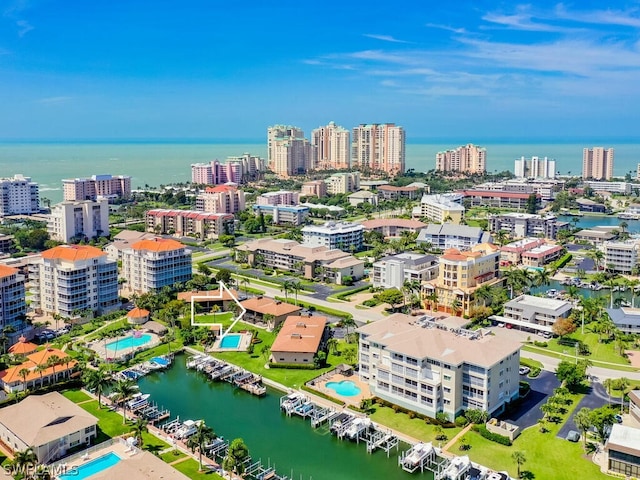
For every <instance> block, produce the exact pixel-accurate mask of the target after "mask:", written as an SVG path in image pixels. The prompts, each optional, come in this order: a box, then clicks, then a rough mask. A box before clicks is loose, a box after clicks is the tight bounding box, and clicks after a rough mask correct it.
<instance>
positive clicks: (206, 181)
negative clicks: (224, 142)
mask: <svg viewBox="0 0 640 480" xmlns="http://www.w3.org/2000/svg"><path fill="white" fill-rule="evenodd" d="M265 170H266V167H265V161H264V159H263V158H260V157H256V156H252V155H250V154H248V153H245V154H243V155H241V156H239V157H228V158H227V160H226V161H225V162H224V163H221V162H220V161H218V160H212V161H211V162H209V163H194V164H192V165H191V181H192V182H193V183H196V184H199V185H222V184H225V183H229V182H233V183H237V184H241V183H246V182H248V181H253V180H257V179H259V178H260V177H261V175H262V173H263V172H264V171H265Z"/></svg>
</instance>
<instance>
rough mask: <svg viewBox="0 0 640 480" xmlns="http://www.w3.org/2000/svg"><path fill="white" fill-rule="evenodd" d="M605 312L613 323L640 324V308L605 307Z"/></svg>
mask: <svg viewBox="0 0 640 480" xmlns="http://www.w3.org/2000/svg"><path fill="white" fill-rule="evenodd" d="M607 313H608V314H609V317H611V321H612V322H613V323H615V324H622V325H631V326H636V327H637V326H640V308H630V307H622V308H607Z"/></svg>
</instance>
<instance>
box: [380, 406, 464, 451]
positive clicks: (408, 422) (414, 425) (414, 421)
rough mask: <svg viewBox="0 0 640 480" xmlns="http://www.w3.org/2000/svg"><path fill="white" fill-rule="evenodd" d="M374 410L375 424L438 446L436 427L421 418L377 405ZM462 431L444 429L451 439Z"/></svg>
mask: <svg viewBox="0 0 640 480" xmlns="http://www.w3.org/2000/svg"><path fill="white" fill-rule="evenodd" d="M374 409H375V412H374V413H373V414H371V415H370V417H371V419H372V420H373V421H374V422H377V423H379V424H381V425H384V426H386V427H389V428H393V429H394V430H398V431H399V432H402V433H404V434H406V435H409V436H411V437H413V438H415V439H417V440H421V441H424V442H434V444H435V445H437V444H438V442H437V441H436V439H435V438H436V432H435V425H431V424H428V423H426V422H425V421H424V420H420V419H419V418H409V415H407V414H406V413H396V412H394V411H393V409H391V408H389V407H382V406H380V405H375V406H374ZM460 430H462V429H461V428H457V427H453V428H445V429H443V433H445V434H446V435H447V437H449V439H452V438H453V437H455V436H456V435H457V434H458V432H460ZM444 443H446V442H443V444H444Z"/></svg>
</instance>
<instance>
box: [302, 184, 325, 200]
mask: <svg viewBox="0 0 640 480" xmlns="http://www.w3.org/2000/svg"><path fill="white" fill-rule="evenodd" d="M300 195H302V196H303V197H318V198H323V197H326V196H327V184H326V183H325V181H324V180H313V181H311V182H305V183H303V184H302V189H301V191H300Z"/></svg>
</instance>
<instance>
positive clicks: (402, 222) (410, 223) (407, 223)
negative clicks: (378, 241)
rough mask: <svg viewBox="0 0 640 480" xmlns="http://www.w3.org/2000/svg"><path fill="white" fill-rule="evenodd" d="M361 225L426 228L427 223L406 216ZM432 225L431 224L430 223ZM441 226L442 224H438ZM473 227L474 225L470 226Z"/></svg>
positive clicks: (367, 226) (366, 226) (370, 221)
mask: <svg viewBox="0 0 640 480" xmlns="http://www.w3.org/2000/svg"><path fill="white" fill-rule="evenodd" d="M361 225H362V226H363V227H364V228H365V229H366V230H369V229H372V228H380V227H400V228H414V229H417V228H424V227H427V224H426V223H424V222H420V221H419V220H408V219H405V218H379V219H374V220H365V221H364V222H362V223H361ZM429 226H431V225H429ZM438 226H440V225H438ZM468 228H472V227H468Z"/></svg>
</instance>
